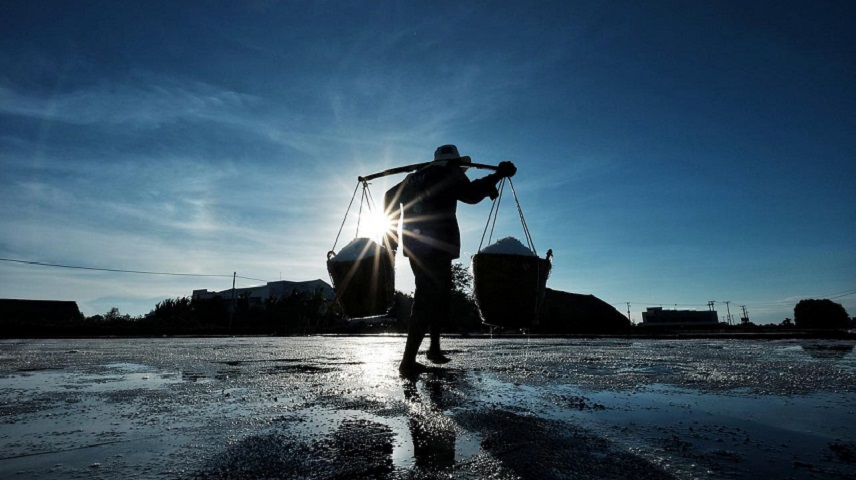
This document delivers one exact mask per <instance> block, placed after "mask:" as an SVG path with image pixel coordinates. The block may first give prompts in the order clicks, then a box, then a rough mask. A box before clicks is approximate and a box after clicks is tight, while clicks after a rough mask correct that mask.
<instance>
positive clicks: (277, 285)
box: [191, 280, 336, 306]
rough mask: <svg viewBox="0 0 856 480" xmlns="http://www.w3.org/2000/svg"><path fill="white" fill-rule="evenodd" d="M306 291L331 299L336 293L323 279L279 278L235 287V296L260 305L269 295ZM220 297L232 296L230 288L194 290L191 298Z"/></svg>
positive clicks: (287, 294) (283, 295)
mask: <svg viewBox="0 0 856 480" xmlns="http://www.w3.org/2000/svg"><path fill="white" fill-rule="evenodd" d="M295 291H296V292H301V293H302V292H308V293H315V292H317V291H320V292H321V294H322V295H324V298H326V299H327V300H331V301H332V300H333V299H334V298H336V294H335V293H334V291H333V287H331V286H330V284H329V283H327V282H325V281H324V280H309V281H305V282H290V281H288V280H280V281H277V282H268V283H267V284H266V285H259V286H257V287H246V288H236V289H235V298H236V299H237V298H240V297H241V296H242V295H243V296H245V297H246V298H247V299H248V300H249V304H250V305H251V306H252V305H262V304H263V303H264V301H265V300H267V299H268V298H270V297H276V298H282V297H287V296H289V295H291V294H292V293H293V292H295ZM215 297H221V298H224V299H231V298H232V289H231V288H230V289H228V290H222V291H220V292H209V291H208V290H207V289H202V290H194V291H193V295H192V297H191V298H192V299H193V300H204V299H206V298H215Z"/></svg>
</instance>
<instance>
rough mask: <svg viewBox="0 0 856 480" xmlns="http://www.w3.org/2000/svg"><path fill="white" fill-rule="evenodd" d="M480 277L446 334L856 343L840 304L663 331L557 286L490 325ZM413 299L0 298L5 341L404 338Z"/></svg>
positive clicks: (302, 295) (461, 297)
mask: <svg viewBox="0 0 856 480" xmlns="http://www.w3.org/2000/svg"><path fill="white" fill-rule="evenodd" d="M470 282H471V278H467V277H466V276H462V277H456V284H455V289H454V290H453V295H452V305H451V316H450V318H449V319H448V321H447V322H446V324H445V325H442V326H441V333H442V334H443V335H444V336H449V337H455V336H460V337H463V338H627V339H635V338H640V339H641V338H659V339H695V338H697V339H845V340H853V339H856V320H854V319H853V318H851V317H849V315H848V314H847V312H846V310H845V309H844V308H843V307H842V306H841V305H840V304H837V303H835V302H832V301H830V300H801V301H800V302H798V303H797V305H796V306H795V308H794V319H793V320H792V319H790V318H787V319H785V320H783V321H782V322H781V323H780V324H778V325H777V324H768V325H755V324H753V323H751V322H749V321H748V319H746V318H744V319H742V320H743V321H741V322H740V323H739V324H736V325H729V324H727V323H719V324H704V325H691V326H688V325H668V326H662V325H658V326H653V325H642V324H633V323H631V321H630V320H629V319H628V318H627V317H626V316H624V315H623V314H621V313H619V312H618V311H617V310H616V309H615V308H614V307H612V306H610V305H609V304H607V303H605V302H603V301H602V300H600V299H598V298H596V297H594V296H592V295H580V294H573V293H568V292H561V291H554V290H550V289H547V292H546V293H547V294H546V296H545V300H544V304H543V305H542V307H541V309H540V311H539V315H538V319H537V320H538V321H537V323H536V322H532V325H531V326H530V328H528V329H526V330H521V329H519V328H506V329H499V328H495V327H491V326H489V325H486V324H484V323H482V318H481V316H480V314H479V309H478V307H477V306H476V303H475V301H474V300H473V296H472V294H471V292H472V290H471V288H470V285H471V283H470ZM412 302H413V298H412V297H411V296H410V295H408V294H406V293H402V292H400V291H396V292H395V297H394V301H393V305H392V308H391V309H390V311H389V312H388V314H387V315H384V316H379V317H373V318H369V319H348V318H346V316H345V315H344V313H343V311H342V309H341V307H340V306H339V304H338V303H337V302H336V301H335V300H330V299H329V298H327V297H325V296H324V294H323V292H322V291H320V290H318V291H315V292H305V291H297V290H295V291H293V292H292V293H291V294H290V295H286V296H282V297H269V298H267V299H265V300H263V301H260V300H256V299H251V298H249V297H246V296H239V297H238V298H235V299H234V300H233V299H225V298H222V297H219V296H217V297H213V298H192V297H181V298H170V299H165V300H163V301H161V302H160V303H158V304H157V305H156V306H155V308H154V309H153V310H152V311H151V312H150V313H148V314H147V315H143V316H139V317H132V316H130V315H127V314H122V313H121V312H120V311H119V309H118V308H115V307H114V308H111V309H110V310H109V311H108V312H106V313H105V314H104V315H93V316H89V317H86V316H84V315H83V314H81V313H80V311H79V309H78V307H77V304H76V303H75V302H59V301H55V302H52V301H30V300H0V322H2V325H3V329H2V330H0V338H97V337H111V338H117V337H118V338H122V337H140V338H155V337H210V336H215V337H239V336H280V337H284V336H306V335H395V334H405V333H406V332H407V321H408V317H409V313H410V310H411V306H412Z"/></svg>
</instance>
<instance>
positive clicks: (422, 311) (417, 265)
mask: <svg viewBox="0 0 856 480" xmlns="http://www.w3.org/2000/svg"><path fill="white" fill-rule="evenodd" d="M410 268H411V270H413V277H414V280H415V283H416V291H415V292H414V293H413V308H412V309H411V311H410V324H409V325H408V326H407V343H405V345H404V355H403V357H402V359H401V365H399V370H401V371H402V372H404V371H408V372H409V371H412V370H418V369H421V368H423V367H422V366H421V365H420V364H419V363H418V362H417V361H416V355H417V354H418V353H419V346H420V345H422V339H423V338H425V330H426V328H427V325H428V317H429V313H428V310H429V309H430V307H431V301H432V299H431V293H432V292H431V283H432V282H431V281H430V279H429V275H428V269H427V268H425V265H424V264H423V262H421V261H419V260H416V259H414V258H411V259H410Z"/></svg>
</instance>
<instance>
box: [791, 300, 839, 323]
mask: <svg viewBox="0 0 856 480" xmlns="http://www.w3.org/2000/svg"><path fill="white" fill-rule="evenodd" d="M794 322H795V323H796V325H797V327H799V328H847V327H848V325H849V323H850V316H849V315H848V314H847V311H846V310H844V307H842V306H841V304H839V303H835V302H833V301H832V300H828V299H823V300H814V299H807V300H800V301H799V303H797V305H796V306H795V307H794Z"/></svg>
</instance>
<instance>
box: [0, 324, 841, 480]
mask: <svg viewBox="0 0 856 480" xmlns="http://www.w3.org/2000/svg"><path fill="white" fill-rule="evenodd" d="M403 343H404V342H403V339H402V338H400V337H301V338H204V339H74V340H26V341H23V340H4V341H0V478H4V479H6V478H14V479H45V478H48V479H49V478H57V479H59V478H62V479H65V478H73V479H89V478H105V479H114V478H122V479H132V478H158V479H163V478H167V479H170V478H181V479H184V478H187V479H191V478H201V479H250V478H270V479H273V478H301V479H303V478H306V479H349V478H375V479H431V478H461V479H482V478H492V479H594V478H633V479H669V478H677V479H685V478H700V479H717V478H727V479H731V478H733V479H750V478H751V479H756V478H795V479H814V478H818V479H838V478H842V479H843V478H851V479H852V478H856V381H854V380H856V353H854V352H853V342H841V341H819V340H818V341H781V340H780V341H763V340H714V341H711V340H632V341H631V340H617V339H616V340H611V339H608V340H582V339H572V340H568V339H530V340H526V339H522V340H521V339H502V338H498V339H497V338H495V339H471V340H466V339H450V340H448V341H445V344H444V346H445V348H447V349H449V350H450V351H451V355H452V356H453V358H454V360H453V361H452V362H451V363H449V364H447V365H444V366H443V367H442V368H437V369H433V370H431V371H429V372H428V373H425V374H423V375H421V376H420V377H419V378H418V379H416V380H409V379H404V378H400V377H399V375H398V374H397V370H396V366H397V362H398V358H399V356H400V354H401V351H402V347H403ZM421 358H424V357H421Z"/></svg>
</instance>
